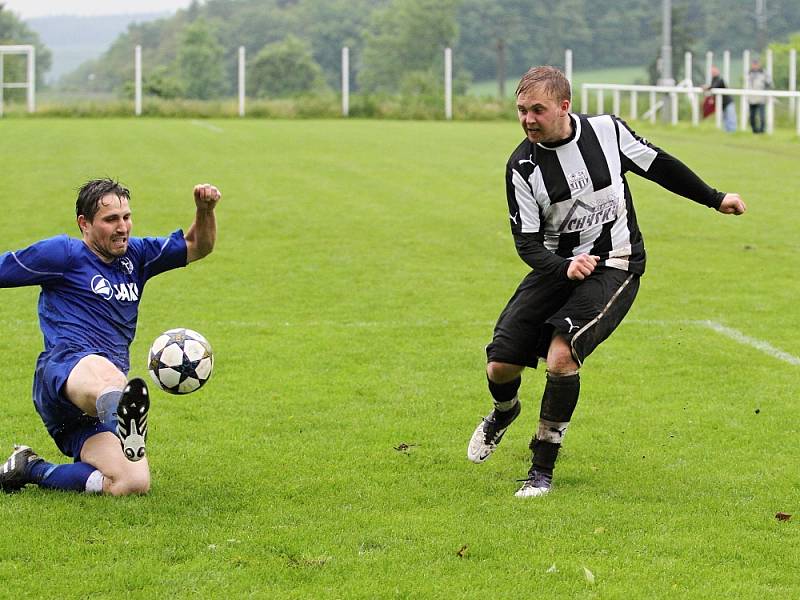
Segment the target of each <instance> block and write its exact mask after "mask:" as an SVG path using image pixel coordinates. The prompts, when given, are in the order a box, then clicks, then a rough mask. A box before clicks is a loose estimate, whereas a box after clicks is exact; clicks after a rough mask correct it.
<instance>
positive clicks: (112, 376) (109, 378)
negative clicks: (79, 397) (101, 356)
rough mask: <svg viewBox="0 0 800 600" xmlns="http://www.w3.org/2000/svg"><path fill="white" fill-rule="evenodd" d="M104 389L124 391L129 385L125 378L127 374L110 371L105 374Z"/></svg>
mask: <svg viewBox="0 0 800 600" xmlns="http://www.w3.org/2000/svg"><path fill="white" fill-rule="evenodd" d="M102 379H103V387H105V388H111V387H113V388H119V389H124V388H125V386H126V385H127V384H128V380H127V379H126V377H125V374H124V373H122V371H117V370H113V371H108V372H106V373H104V374H103V377H102Z"/></svg>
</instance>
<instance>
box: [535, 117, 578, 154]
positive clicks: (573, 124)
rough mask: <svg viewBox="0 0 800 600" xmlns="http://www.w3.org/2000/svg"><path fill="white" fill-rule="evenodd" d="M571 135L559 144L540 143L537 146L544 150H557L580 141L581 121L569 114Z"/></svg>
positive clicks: (558, 142)
mask: <svg viewBox="0 0 800 600" xmlns="http://www.w3.org/2000/svg"><path fill="white" fill-rule="evenodd" d="M569 123H570V134H569V137H566V138H564V139H563V140H559V141H557V142H539V143H537V144H536V145H537V146H539V147H541V148H544V149H545V150H555V149H557V148H560V147H561V146H566V145H567V144H571V143H572V142H576V141H578V139H579V138H580V137H581V120H580V119H579V118H577V117H576V116H575V115H574V114H573V113H569Z"/></svg>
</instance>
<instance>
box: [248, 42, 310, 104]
mask: <svg viewBox="0 0 800 600" xmlns="http://www.w3.org/2000/svg"><path fill="white" fill-rule="evenodd" d="M248 82H249V87H250V90H249V91H250V93H251V94H253V95H256V96H268V97H272V98H281V97H287V96H294V95H298V94H305V93H309V92H313V91H320V90H322V89H324V88H325V87H326V86H325V79H324V78H323V76H322V68H321V67H320V66H319V65H318V64H317V63H316V61H314V58H313V57H312V56H311V50H310V49H309V47H308V45H307V44H305V43H303V42H302V41H301V40H300V39H298V38H296V37H294V36H293V35H290V36H287V37H286V39H284V40H283V41H282V42H276V43H274V44H268V45H267V46H264V47H263V48H262V49H261V51H260V52H259V53H258V54H257V55H256V57H255V59H254V60H253V64H252V66H251V68H250V76H249V78H248Z"/></svg>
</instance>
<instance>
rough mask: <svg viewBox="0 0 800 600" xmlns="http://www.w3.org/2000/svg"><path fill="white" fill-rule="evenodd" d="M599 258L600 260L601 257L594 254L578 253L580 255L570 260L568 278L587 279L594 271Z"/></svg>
mask: <svg viewBox="0 0 800 600" xmlns="http://www.w3.org/2000/svg"><path fill="white" fill-rule="evenodd" d="M598 260H600V257H599V256H595V255H594V254H578V256H576V257H574V258H573V259H572V260H571V261H569V266H568V267H567V278H569V279H574V280H577V281H581V280H583V279H586V278H587V277H588V276H589V275H591V274H592V273H593V272H594V268H595V267H596V266H597V261H598Z"/></svg>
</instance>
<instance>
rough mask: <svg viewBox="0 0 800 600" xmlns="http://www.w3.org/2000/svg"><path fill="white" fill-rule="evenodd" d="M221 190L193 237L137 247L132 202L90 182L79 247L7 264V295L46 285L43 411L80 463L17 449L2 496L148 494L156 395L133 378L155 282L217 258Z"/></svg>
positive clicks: (208, 191) (206, 201) (55, 243)
mask: <svg viewBox="0 0 800 600" xmlns="http://www.w3.org/2000/svg"><path fill="white" fill-rule="evenodd" d="M219 199H220V193H219V190H218V189H217V188H216V187H214V186H213V185H209V184H202V185H197V186H195V188H194V202H195V218H194V223H192V226H191V227H190V228H189V229H188V231H187V232H186V233H185V234H184V233H183V232H182V231H181V230H180V229H178V230H177V231H174V232H173V233H172V234H170V235H169V236H168V237H149V238H135V237H131V228H132V220H131V209H130V205H129V201H130V192H129V191H128V190H127V189H126V188H125V187H123V186H122V185H120V184H119V183H118V182H116V181H113V180H111V179H96V180H92V181H89V182H87V183H86V184H85V185H84V186H83V187H81V189H80V191H79V192H78V199H77V202H76V204H75V209H76V210H75V212H76V217H77V224H78V228H79V229H80V231H81V239H77V238H72V237H69V236H67V235H59V236H56V237H52V238H49V239H45V240H42V241H39V242H36V243H34V244H33V245H31V246H28V247H27V248H23V249H22V250H17V251H16V252H6V253H4V254H0V288H2V287H19V286H25V285H38V286H41V293H40V295H39V323H40V326H41V329H42V334H43V336H44V351H43V352H42V353H41V354H40V355H39V358H38V360H37V363H36V372H35V374H34V378H33V402H34V405H35V407H36V410H37V412H38V413H39V415H40V416H41V418H42V420H43V421H44V424H45V426H46V427H47V431H48V432H49V433H50V435H51V437H52V438H53V440H54V441H55V443H56V445H57V446H58V448H59V449H60V450H61V451H62V452H63V453H64V454H65V455H66V456H69V457H72V458H73V459H74V461H75V462H73V463H70V464H52V463H49V462H46V461H45V460H44V459H42V458H40V457H39V456H38V455H37V454H36V453H34V451H33V450H32V449H31V448H29V447H28V446H16V447H15V450H14V452H13V453H12V454H11V456H10V457H9V458H8V460H7V461H6V462H5V463H4V464H2V465H0V489H2V490H3V491H4V492H14V491H17V490H19V489H21V488H23V487H24V486H25V485H27V484H29V483H32V484H36V485H38V486H40V487H43V488H48V489H57V490H74V491H78V492H89V493H107V494H112V495H115V496H124V495H129V494H143V493H146V492H147V491H149V489H150V468H149V466H148V463H147V458H146V456H145V438H146V437H147V415H148V410H149V407H150V399H149V396H148V391H147V386H146V385H145V383H144V381H142V380H141V379H138V378H134V379H131V380H130V381H128V380H127V372H128V368H129V366H130V356H129V347H130V344H131V342H132V341H133V336H134V333H135V331H136V321H137V317H138V314H139V300H140V298H141V294H142V291H143V288H144V285H145V283H146V282H147V280H148V279H150V278H151V277H154V276H156V275H158V274H159V273H163V272H164V271H168V270H170V269H175V268H178V267H184V266H186V265H187V264H188V263H190V262H192V261H195V260H199V259H201V258H203V257H205V256H206V255H208V254H209V253H210V252H211V251H212V250H213V248H214V242H215V240H216V232H217V226H216V217H215V215H214V209H215V208H216V205H217V202H219Z"/></svg>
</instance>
